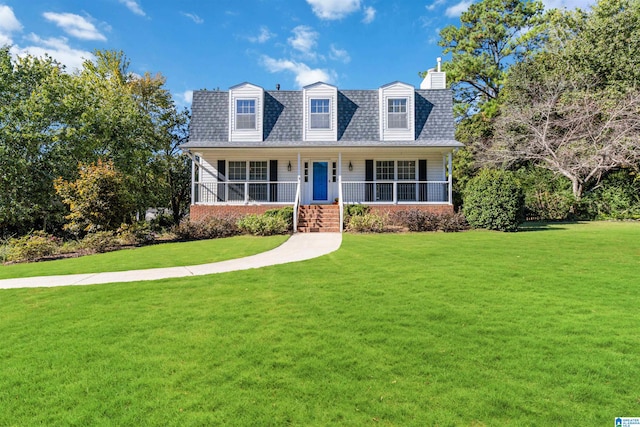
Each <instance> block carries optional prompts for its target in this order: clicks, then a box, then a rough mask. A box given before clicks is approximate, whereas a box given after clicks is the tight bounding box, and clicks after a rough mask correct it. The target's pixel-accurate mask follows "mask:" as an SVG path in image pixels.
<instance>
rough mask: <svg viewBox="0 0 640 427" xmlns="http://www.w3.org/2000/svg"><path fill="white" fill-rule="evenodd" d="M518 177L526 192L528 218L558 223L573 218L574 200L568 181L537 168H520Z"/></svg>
mask: <svg viewBox="0 0 640 427" xmlns="http://www.w3.org/2000/svg"><path fill="white" fill-rule="evenodd" d="M516 175H517V177H518V180H519V181H520V183H521V185H522V190H523V192H524V203H525V216H526V217H527V218H531V219H533V220H536V221H549V220H552V221H557V220H564V219H570V218H571V217H572V216H573V214H572V213H571V211H572V208H573V206H574V199H573V195H572V193H571V187H570V185H569V182H568V181H567V180H564V179H562V177H559V176H557V175H554V174H553V173H552V172H551V171H549V170H548V169H545V168H540V167H535V166H532V167H523V168H520V169H519V170H518V171H517V172H516Z"/></svg>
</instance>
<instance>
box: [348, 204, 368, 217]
mask: <svg viewBox="0 0 640 427" xmlns="http://www.w3.org/2000/svg"><path fill="white" fill-rule="evenodd" d="M370 210H371V206H369V205H345V206H344V216H345V217H352V216H363V215H365V214H368V213H369V211H370Z"/></svg>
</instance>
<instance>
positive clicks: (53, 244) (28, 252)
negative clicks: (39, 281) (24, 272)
mask: <svg viewBox="0 0 640 427" xmlns="http://www.w3.org/2000/svg"><path fill="white" fill-rule="evenodd" d="M7 246H8V250H7V253H6V260H7V261H12V262H24V261H35V260H37V259H40V258H44V257H47V256H51V255H54V254H55V253H57V252H58V249H59V247H60V239H58V238H57V237H54V236H52V235H51V234H48V233H46V232H44V231H34V232H32V233H29V234H26V235H24V236H22V237H17V238H11V239H9V240H8V241H7Z"/></svg>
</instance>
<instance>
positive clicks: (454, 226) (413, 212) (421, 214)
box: [390, 209, 469, 232]
mask: <svg viewBox="0 0 640 427" xmlns="http://www.w3.org/2000/svg"><path fill="white" fill-rule="evenodd" d="M390 223H392V224H396V225H400V226H402V227H404V228H406V229H407V230H409V231H413V232H423V231H444V232H455V231H462V230H466V229H467V228H468V227H469V226H468V224H467V222H466V219H465V218H464V215H462V214H461V213H443V214H435V213H431V212H427V211H424V210H422V209H407V210H401V211H397V212H394V213H393V214H392V215H391V217H390Z"/></svg>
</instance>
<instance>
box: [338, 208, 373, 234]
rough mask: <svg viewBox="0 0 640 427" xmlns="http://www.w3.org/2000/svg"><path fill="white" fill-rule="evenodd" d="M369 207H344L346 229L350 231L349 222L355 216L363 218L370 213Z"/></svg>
mask: <svg viewBox="0 0 640 427" xmlns="http://www.w3.org/2000/svg"><path fill="white" fill-rule="evenodd" d="M370 210H371V207H370V206H368V205H344V228H345V229H349V222H350V221H351V218H352V217H354V216H363V215H366V214H368V213H369V211H370Z"/></svg>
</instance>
